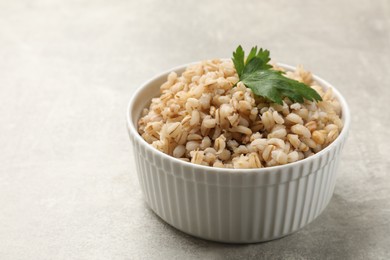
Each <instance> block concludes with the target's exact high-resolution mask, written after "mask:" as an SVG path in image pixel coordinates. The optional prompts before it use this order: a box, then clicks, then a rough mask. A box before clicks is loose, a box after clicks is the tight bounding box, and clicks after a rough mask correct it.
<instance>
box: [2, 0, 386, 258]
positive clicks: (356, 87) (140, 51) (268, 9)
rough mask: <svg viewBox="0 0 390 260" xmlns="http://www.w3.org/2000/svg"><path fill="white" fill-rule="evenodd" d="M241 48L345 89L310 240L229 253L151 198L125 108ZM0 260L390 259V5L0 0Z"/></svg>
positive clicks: (232, 248)
mask: <svg viewBox="0 0 390 260" xmlns="http://www.w3.org/2000/svg"><path fill="white" fill-rule="evenodd" d="M238 44H242V45H243V46H244V47H245V48H250V47H251V46H253V45H259V46H262V47H265V48H268V49H270V50H271V55H272V57H273V59H274V60H276V61H279V62H283V63H287V64H291V65H297V64H303V65H304V66H305V68H307V69H309V70H311V71H313V72H314V73H316V74H318V75H320V76H321V77H323V78H325V79H326V80H328V81H330V82H331V83H332V84H334V85H335V86H336V87H337V88H338V89H339V90H340V91H341V93H343V94H344V95H345V97H346V98H347V101H348V103H349V105H350V109H351V113H352V127H351V129H350V135H349V140H348V143H347V145H346V146H345V149H344V151H343V155H342V162H341V164H340V167H339V175H338V182H337V185H336V189H335V192H334V196H333V198H332V200H331V202H330V204H329V206H328V207H327V208H326V210H325V211H324V212H323V214H322V215H321V216H320V217H318V218H317V219H316V220H315V221H313V222H312V223H311V224H309V225H308V226H306V227H305V228H303V229H302V230H301V231H299V232H297V233H294V234H293V235H290V236H287V237H285V238H283V239H279V240H276V241H272V242H266V243H260V244H251V245H228V244H222V243H214V242H208V241H204V240H201V239H196V238H193V237H191V236H188V235H186V234H183V233H181V232H179V231H176V230H175V229H173V228H171V227H170V226H168V225H167V224H165V223H163V222H162V221H161V220H160V219H159V218H158V217H156V215H154V214H153V213H152V211H151V210H149V209H148V208H147V206H146V205H145V203H144V202H143V197H142V194H141V190H140V186H139V183H138V180H137V177H136V172H135V166H134V162H133V155H132V152H131V146H130V142H129V140H128V136H127V131H126V124H125V110H126V105H127V102H128V100H129V98H130V96H131V95H132V94H133V93H134V91H135V89H136V88H137V87H138V86H140V84H141V83H142V82H144V81H146V80H148V79H149V78H151V77H152V76H154V75H155V74H157V73H159V72H161V71H165V70H167V69H169V68H172V67H174V66H176V65H180V64H183V63H188V62H191V61H197V60H203V59H209V58H218V57H230V56H231V54H232V51H233V50H234V49H235V48H236V46H237V45H238ZM0 98H1V99H0V107H1V108H0V259H389V258H390V159H389V155H390V141H389V138H390V137H389V134H390V132H389V129H390V113H389V112H390V106H389V104H390V2H389V1H388V0H377V1H374V0H359V1H352V0H350V1H347V0H324V1H308V0H300V1H288V0H284V1H282V0H278V1H233V0H231V1H205V0H199V1H157V0H155V1H153V0H148V1H125V0H123V1H120V0H113V1H102V0H97V1H59V0H58V1H57V0H56V1H51V0H37V1H27V0H26V1H21V0H16V1H6V0H1V1H0Z"/></svg>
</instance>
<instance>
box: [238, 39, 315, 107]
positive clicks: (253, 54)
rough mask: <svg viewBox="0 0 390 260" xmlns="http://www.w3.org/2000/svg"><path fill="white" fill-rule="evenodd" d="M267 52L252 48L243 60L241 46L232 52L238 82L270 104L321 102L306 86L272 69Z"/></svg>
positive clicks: (313, 91) (243, 54)
mask: <svg viewBox="0 0 390 260" xmlns="http://www.w3.org/2000/svg"><path fill="white" fill-rule="evenodd" d="M269 55H270V53H269V51H268V50H263V49H262V48H260V50H259V51H257V46H256V47H253V48H252V49H251V51H250V52H249V55H248V57H247V58H246V59H245V52H244V50H243V49H242V47H241V45H240V46H238V47H237V49H236V51H235V52H233V58H232V60H233V63H234V67H235V68H236V71H237V74H238V77H239V78H240V81H241V82H242V83H243V84H244V85H245V86H246V87H248V88H250V89H252V91H253V93H254V94H256V95H258V96H262V97H265V98H267V99H269V100H271V101H272V102H275V103H278V104H281V105H282V104H283V98H285V97H288V98H289V99H290V100H291V101H292V102H299V103H303V102H304V99H307V100H310V101H314V100H316V101H321V100H322V99H321V96H320V95H319V94H318V93H317V92H316V91H315V90H314V89H312V88H311V87H309V86H308V85H306V84H304V83H302V82H298V81H296V80H293V79H290V78H287V77H285V76H284V75H283V74H284V72H282V71H277V70H274V69H272V66H271V65H269V64H268V62H269V61H270V60H271V59H270V57H269Z"/></svg>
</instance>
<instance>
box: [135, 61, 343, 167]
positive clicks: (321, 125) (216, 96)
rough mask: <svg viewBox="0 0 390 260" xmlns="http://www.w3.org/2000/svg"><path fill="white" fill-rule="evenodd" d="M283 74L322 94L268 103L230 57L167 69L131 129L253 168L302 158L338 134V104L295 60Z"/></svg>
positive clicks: (216, 161) (174, 149) (180, 150)
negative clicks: (293, 68)
mask: <svg viewBox="0 0 390 260" xmlns="http://www.w3.org/2000/svg"><path fill="white" fill-rule="evenodd" d="M274 69H275V70H283V69H282V68H279V67H277V66H276V65H274ZM285 76H286V77H288V78H291V79H294V80H297V81H300V82H303V83H305V84H307V85H308V86H310V87H311V88H313V89H314V90H316V91H317V93H318V94H319V95H320V96H321V98H322V101H318V102H316V101H309V100H305V101H304V103H302V104H301V103H293V102H291V101H290V100H289V99H288V98H284V99H283V105H280V104H277V103H273V102H271V101H269V100H268V99H266V98H263V97H259V96H256V95H254V94H253V92H252V90H251V89H250V88H247V87H246V86H245V85H244V84H243V83H242V82H239V77H238V75H237V72H236V70H235V67H234V65H233V62H232V61H231V60H218V59H216V60H208V61H203V62H201V63H197V64H195V65H192V66H189V67H188V68H187V69H186V70H185V71H184V73H182V75H177V74H176V73H175V72H172V73H170V74H169V76H168V79H167V81H166V82H165V83H164V84H163V85H161V87H160V92H161V95H160V96H159V97H156V98H153V99H152V101H151V104H150V106H149V107H148V108H145V109H144V110H143V113H142V116H141V118H140V119H139V121H138V131H139V133H140V135H141V136H142V137H143V139H145V141H146V142H148V143H149V144H151V145H152V146H153V147H155V148H156V149H158V150H160V151H162V152H164V153H166V154H168V155H171V156H173V157H176V158H178V159H181V160H183V161H187V162H191V163H196V164H200V165H206V166H213V167H221V168H260V167H270V166H275V165H283V164H287V163H291V162H295V161H298V160H302V159H304V158H307V157H309V156H311V155H313V154H315V153H317V152H319V151H321V150H322V149H324V148H325V147H326V146H328V145H329V144H330V143H332V142H333V141H334V140H335V139H336V138H337V137H338V135H339V133H340V131H341V129H342V127H343V123H342V120H341V119H340V115H341V107H340V104H339V102H338V101H337V100H336V99H335V98H334V97H333V93H332V89H331V88H328V89H327V90H324V89H323V88H322V87H321V86H320V85H319V84H318V83H316V82H315V81H313V79H312V75H311V73H310V72H308V71H305V70H304V69H303V68H302V67H298V68H297V69H296V71H294V72H290V71H287V72H286V74H285Z"/></svg>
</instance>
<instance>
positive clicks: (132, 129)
mask: <svg viewBox="0 0 390 260" xmlns="http://www.w3.org/2000/svg"><path fill="white" fill-rule="evenodd" d="M222 60H223V59H222ZM200 62H201V61H196V62H191V63H186V64H182V65H179V66H175V67H173V68H171V69H168V70H165V71H164V72H161V73H159V74H156V75H155V76H153V77H152V78H151V79H149V80H147V81H145V82H143V83H142V84H141V85H140V86H139V87H138V88H137V89H136V90H135V92H134V93H133V94H132V96H131V97H130V100H129V102H128V105H127V109H126V121H127V130H128V133H129V135H130V138H135V139H137V141H138V143H140V144H142V145H143V146H144V147H145V148H146V149H148V150H149V151H150V152H152V153H155V154H156V155H158V156H162V157H163V158H165V159H167V160H172V161H173V162H174V163H177V164H179V165H181V166H184V167H193V168H194V169H196V170H200V171H207V172H210V173H211V172H215V173H221V172H224V173H226V174H229V173H231V174H237V173H239V174H272V173H273V172H274V173H275V174H276V173H277V172H279V171H280V170H282V169H288V168H295V167H300V166H302V165H304V164H306V163H309V162H313V161H315V160H317V159H318V158H320V157H321V156H323V155H325V154H326V153H327V152H328V151H330V150H331V149H333V148H334V147H337V146H338V145H339V143H340V142H342V140H344V139H345V138H346V137H347V135H348V131H349V127H350V123H351V115H350V109H349V106H348V104H347V101H346V100H345V98H344V96H343V95H342V94H341V93H340V92H339V90H338V89H336V88H335V87H334V86H333V85H332V84H330V83H329V82H328V81H326V80H324V79H322V78H321V77H319V76H317V75H316V74H313V73H312V76H313V79H314V80H315V81H317V82H318V83H319V85H320V86H322V87H326V88H332V90H333V94H334V95H335V97H336V98H337V99H338V101H339V102H340V105H341V113H342V120H343V124H344V125H343V128H342V129H341V133H340V134H339V136H338V137H337V138H336V139H335V140H334V141H333V142H332V143H331V144H330V145H328V146H327V147H325V148H324V149H322V150H321V151H319V152H318V153H315V154H314V155H312V156H310V157H307V158H304V159H301V160H298V161H296V162H292V163H287V164H283V165H276V166H270V167H262V168H242V169H241V168H240V169H234V168H217V167H212V166H206V165H200V164H195V163H191V162H186V161H183V160H180V159H178V158H175V157H173V156H171V155H168V154H165V153H163V152H161V151H159V150H157V149H156V148H154V147H153V146H151V145H150V144H149V143H147V142H146V141H145V140H144V139H143V138H142V137H141V135H140V134H139V133H138V128H137V126H135V125H134V124H133V121H132V118H131V108H132V107H133V106H134V103H135V102H136V100H137V97H138V96H139V95H140V93H141V92H142V91H143V89H144V88H146V87H147V86H148V85H150V84H151V83H153V82H154V81H155V80H157V79H159V78H161V77H164V76H165V77H167V76H168V74H169V73H171V72H173V71H175V72H177V71H181V70H183V69H184V70H185V69H186V68H187V67H188V66H191V65H195V64H198V63H200ZM275 64H276V65H277V66H279V67H282V68H284V69H286V70H288V71H294V70H295V69H296V67H294V66H291V65H287V64H284V63H280V62H277V63H275ZM151 98H153V97H150V99H151ZM137 121H138V119H137ZM133 145H134V142H133Z"/></svg>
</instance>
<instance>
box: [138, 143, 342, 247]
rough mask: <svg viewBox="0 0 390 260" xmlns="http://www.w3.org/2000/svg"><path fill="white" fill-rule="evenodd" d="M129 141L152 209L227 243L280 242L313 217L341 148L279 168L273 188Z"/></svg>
mask: <svg viewBox="0 0 390 260" xmlns="http://www.w3.org/2000/svg"><path fill="white" fill-rule="evenodd" d="M133 141H134V145H133V147H134V156H135V158H136V166H137V172H138V178H139V182H140V186H141V188H142V191H143V194H144V197H145V200H146V201H147V203H148V205H149V206H150V207H151V208H152V210H153V211H154V212H155V213H156V214H157V215H158V216H160V217H161V218H162V219H163V220H165V221H166V222H167V223H169V224H170V225H172V226H174V227H175V228H177V229H179V230H182V231H183V232H186V233H188V234H191V235H194V236H197V237H201V238H204V239H209V240H215V241H221V242H229V243H250V242H260V241H266V240H271V239H275V238H279V237H282V236H285V235H287V234H290V233H292V232H294V231H297V230H298V229H300V228H302V227H303V226H305V225H306V224H308V223H309V222H311V221H312V220H313V219H315V218H316V217H317V216H318V215H319V214H320V213H321V212H322V211H323V210H324V208H325V207H326V206H327V204H328V203H329V201H330V199H331V197H332V194H333V190H334V186H335V181H336V167H337V164H338V158H339V153H340V150H341V148H342V145H343V142H339V143H338V145H337V146H335V147H334V149H331V150H329V151H328V152H327V153H326V154H324V156H322V157H318V158H317V159H316V160H312V161H308V162H307V163H305V164H301V165H300V166H299V167H289V168H288V167H287V168H282V169H280V170H279V172H278V173H276V175H277V176H279V179H278V180H276V181H274V184H270V185H255V183H256V178H258V176H257V174H256V173H253V174H243V175H241V176H240V175H239V174H232V173H231V172H229V173H227V172H223V171H221V172H218V173H216V172H212V171H210V172H208V170H207V169H206V168H205V167H204V168H203V169H202V170H201V171H200V170H199V169H197V168H194V167H191V165H190V164H188V167H187V165H185V166H183V164H182V163H177V162H176V161H175V160H171V159H169V158H166V157H162V156H161V155H160V154H159V153H158V152H157V151H154V150H153V149H148V148H145V146H144V144H141V143H138V142H139V141H137V140H133ZM282 176H302V177H299V178H295V179H293V180H287V181H285V180H284V179H283V177H282ZM269 178H271V175H270V176H269ZM267 181H269V180H266V183H267ZM240 183H241V184H242V186H240ZM251 183H252V184H253V185H244V184H251Z"/></svg>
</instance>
